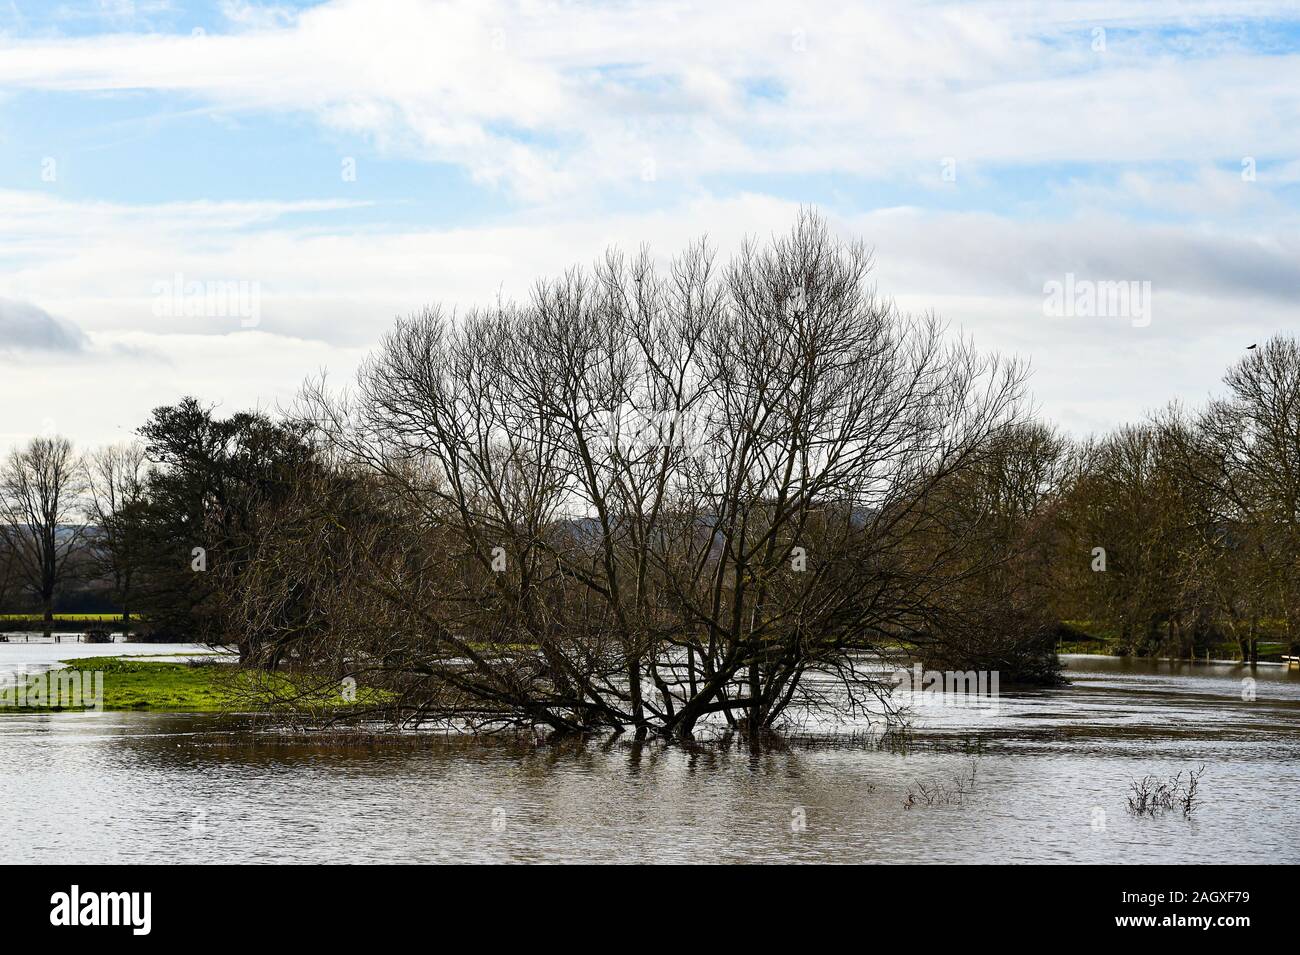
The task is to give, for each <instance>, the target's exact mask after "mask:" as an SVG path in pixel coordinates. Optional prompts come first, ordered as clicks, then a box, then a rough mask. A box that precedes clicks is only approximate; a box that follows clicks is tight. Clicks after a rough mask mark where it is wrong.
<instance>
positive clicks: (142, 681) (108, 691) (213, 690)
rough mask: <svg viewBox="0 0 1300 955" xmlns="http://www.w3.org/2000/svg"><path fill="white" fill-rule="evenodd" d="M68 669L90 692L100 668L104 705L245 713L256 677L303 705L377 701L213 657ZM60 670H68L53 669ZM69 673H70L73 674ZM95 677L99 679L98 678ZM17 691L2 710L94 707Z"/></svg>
mask: <svg viewBox="0 0 1300 955" xmlns="http://www.w3.org/2000/svg"><path fill="white" fill-rule="evenodd" d="M62 662H63V663H65V664H67V670H69V671H79V673H80V678H81V686H82V687H83V688H84V689H83V693H84V694H86V695H89V693H90V692H91V690H90V687H91V686H92V685H93V684H91V683H90V679H91V674H94V673H101V674H103V677H102V681H103V682H102V687H103V706H102V709H105V710H151V711H157V712H164V713H228V712H239V711H244V712H247V711H248V710H249V709H250V708H252V707H250V704H249V700H250V698H251V697H250V691H251V690H252V689H253V688H254V682H253V681H254V680H255V679H257V680H259V681H260V682H259V683H258V684H257V685H258V687H259V688H260V689H261V690H262V691H263V692H265V690H266V688H267V686H268V682H267V681H269V686H270V688H271V690H272V691H273V692H275V693H276V695H277V696H278V697H280V699H281V700H282V701H284V702H285V704H286V705H288V706H294V707H297V708H300V709H303V710H306V709H312V710H316V711H319V710H322V709H325V710H330V709H345V708H349V707H354V706H362V705H365V704H367V703H370V702H373V700H374V696H373V694H371V693H367V692H366V691H365V690H364V689H363V690H358V691H357V694H356V700H355V701H348V700H345V699H344V698H343V695H342V690H341V688H339V689H337V690H335V689H334V687H333V686H332V685H331V686H330V687H329V689H327V690H323V691H322V690H313V691H310V692H308V691H304V690H303V689H301V687H300V685H299V684H296V683H295V682H294V681H292V680H291V679H290V678H288V677H286V676H282V675H279V674H270V675H268V674H258V675H257V676H254V675H253V674H250V673H248V672H245V671H242V670H236V669H234V668H233V667H232V666H231V665H229V664H226V663H220V662H216V661H214V660H212V659H207V660H198V661H194V662H183V663H177V662H172V661H162V660H149V659H140V658H138V657H111V656H106V657H83V658H81V659H76V660H64V661H62ZM54 672H56V673H62V672H64V671H54ZM70 675H71V674H69V676H70ZM95 679H96V681H97V680H98V679H99V678H95ZM17 702H18V695H17V691H16V690H15V689H14V688H9V689H6V690H4V691H0V714H3V713H5V712H11V713H54V712H62V711H63V710H65V709H72V710H84V709H89V708H91V707H87V706H75V707H64V706H57V705H36V706H33V705H30V700H29V701H28V705H24V706H17V705H16V703H17Z"/></svg>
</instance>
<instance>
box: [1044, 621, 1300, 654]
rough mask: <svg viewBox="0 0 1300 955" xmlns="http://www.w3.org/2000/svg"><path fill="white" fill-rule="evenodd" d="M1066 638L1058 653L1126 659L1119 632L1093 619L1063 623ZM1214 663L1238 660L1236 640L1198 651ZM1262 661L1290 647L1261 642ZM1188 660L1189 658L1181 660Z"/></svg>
mask: <svg viewBox="0 0 1300 955" xmlns="http://www.w3.org/2000/svg"><path fill="white" fill-rule="evenodd" d="M1061 629H1062V633H1063V634H1068V636H1063V637H1062V638H1061V639H1060V640H1058V641H1057V644H1056V652H1057V653H1085V654H1096V655H1099V656H1125V655H1126V653H1125V649H1124V643H1123V640H1122V639H1121V636H1120V634H1119V632H1118V631H1114V630H1109V629H1107V628H1106V627H1102V626H1099V625H1097V624H1094V623H1093V622H1092V621H1091V620H1065V621H1062V624H1061ZM1207 649H1208V651H1209V656H1210V658H1211V659H1214V660H1236V659H1237V658H1238V657H1239V656H1240V655H1241V652H1240V649H1239V648H1238V646H1237V644H1236V643H1235V642H1234V641H1224V642H1221V643H1216V644H1212V645H1210V646H1209V647H1208V648H1206V647H1203V648H1200V649H1198V650H1197V659H1204V657H1205V653H1206V650H1207ZM1258 652H1259V660H1260V662H1262V663H1268V662H1273V663H1276V662H1278V661H1280V660H1281V658H1282V654H1284V653H1286V652H1287V651H1286V644H1285V643H1284V642H1282V641H1281V640H1279V639H1268V638H1267V637H1265V638H1263V639H1261V640H1260V641H1259V643H1258ZM1158 656H1160V657H1161V658H1164V659H1173V658H1172V657H1168V656H1167V655H1165V654H1160V655H1158ZM1178 659H1184V660H1185V659H1186V657H1178Z"/></svg>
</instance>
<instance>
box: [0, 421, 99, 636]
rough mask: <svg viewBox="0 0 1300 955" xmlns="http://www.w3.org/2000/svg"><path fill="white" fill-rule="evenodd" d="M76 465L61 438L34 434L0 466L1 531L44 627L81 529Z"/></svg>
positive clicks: (50, 624)
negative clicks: (39, 613)
mask: <svg viewBox="0 0 1300 955" xmlns="http://www.w3.org/2000/svg"><path fill="white" fill-rule="evenodd" d="M82 474H83V472H82V469H81V465H80V463H79V462H78V460H77V456H76V454H75V453H74V452H73V449H72V443H71V442H70V441H68V440H67V439H66V438H59V437H52V438H50V437H38V438H33V439H32V440H31V441H30V442H28V444H27V445H26V446H25V447H21V448H15V449H14V450H13V451H11V452H10V453H9V456H8V457H7V458H6V459H5V461H4V464H3V466H0V537H3V538H4V540H5V544H6V545H7V547H8V549H9V551H10V554H11V558H12V560H13V561H14V565H15V567H16V570H17V573H18V577H19V579H20V580H21V581H22V583H23V585H24V587H25V588H26V589H27V590H28V591H29V592H30V593H32V594H33V595H34V596H35V597H36V598H37V599H38V600H39V602H40V606H41V609H42V616H43V619H44V631H45V635H46V636H47V637H48V636H49V635H50V633H51V631H52V630H53V625H54V595H55V593H56V591H57V590H58V587H59V584H60V583H61V582H62V581H63V579H64V578H65V576H66V575H67V572H68V569H69V559H70V558H71V556H72V555H73V553H74V552H75V551H76V549H77V545H78V543H79V542H80V540H81V539H82V537H83V535H84V533H85V522H84V520H83V517H82V514H81V506H82V494H83V491H84V482H83V478H82Z"/></svg>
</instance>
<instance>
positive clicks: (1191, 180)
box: [0, 0, 1300, 448]
mask: <svg viewBox="0 0 1300 955" xmlns="http://www.w3.org/2000/svg"><path fill="white" fill-rule="evenodd" d="M801 204H811V205H815V206H817V207H818V208H820V209H821V210H822V211H823V212H824V213H825V214H826V215H827V217H828V218H829V219H830V220H831V222H832V224H833V226H834V228H835V229H836V230H837V231H839V232H841V233H842V234H844V235H845V236H861V237H862V238H864V239H865V240H866V241H867V242H868V243H869V244H871V245H872V246H874V248H875V250H876V260H877V271H876V279H877V282H878V285H879V288H880V290H881V291H882V292H883V293H885V294H887V295H889V296H892V297H894V298H895V299H896V300H897V301H898V302H899V303H900V304H901V305H903V306H905V307H906V308H909V309H913V310H917V311H921V310H927V309H933V310H934V311H936V312H938V313H939V314H940V315H942V316H943V317H944V318H946V319H947V320H948V321H949V322H950V323H951V326H952V328H953V329H954V333H956V332H961V333H965V334H967V335H969V336H971V337H973V338H974V340H975V341H976V343H977V344H979V345H981V346H983V347H986V348H990V349H999V350H1002V351H1007V352H1014V353H1017V354H1020V355H1022V356H1024V357H1027V358H1028V359H1030V361H1031V363H1032V366H1033V368H1034V369H1035V374H1034V378H1033V390H1034V393H1035V395H1036V397H1037V399H1038V402H1039V405H1040V407H1041V409H1042V411H1043V413H1044V414H1045V415H1047V416H1049V417H1051V418H1053V419H1054V420H1056V421H1058V422H1060V423H1061V424H1062V425H1064V426H1065V427H1067V428H1069V429H1070V430H1072V431H1074V432H1076V433H1086V432H1089V431H1094V430H1101V429H1105V428H1107V427H1110V426H1112V425H1114V424H1116V423H1118V422H1121V421H1124V420H1128V419H1132V418H1135V417H1138V416H1140V415H1141V414H1143V413H1144V412H1145V411H1147V410H1150V409H1153V408H1156V407H1158V406H1160V405H1162V404H1164V403H1165V402H1166V401H1168V400H1169V399H1171V398H1175V397H1178V398H1182V399H1184V400H1186V401H1189V402H1196V401H1199V400H1202V399H1203V398H1204V397H1205V396H1206V395H1208V394H1210V393H1212V392H1213V391H1214V390H1215V389H1216V388H1217V386H1218V380H1219V377H1220V376H1221V374H1222V372H1223V370H1224V368H1225V366H1226V365H1227V364H1228V363H1229V362H1231V361H1232V360H1234V359H1235V358H1237V357H1238V356H1239V355H1240V354H1241V353H1242V350H1243V349H1244V348H1245V346H1246V345H1248V344H1250V343H1252V342H1255V341H1260V340H1263V339H1265V338H1267V337H1268V336H1269V335H1271V334H1274V333H1277V332H1282V331H1286V332H1291V333H1300V231H1298V228H1297V227H1298V226H1300V215H1298V214H1297V212H1298V209H1300V4H1297V3H1295V2H1286V3H1270V2H1250V0H1239V2H1233V3H1218V2H1214V3H1210V2H1197V0H1180V2H1161V0H1146V2H1136V3H1126V2H1109V3H1096V2H1059V3H1052V2H1043V3H1011V2H995V3H975V2H972V3H963V4H960V5H956V4H954V5H948V4H945V3H939V2H930V3H924V2H906V3H904V2H899V3H893V2H878V3H859V4H825V5H822V4H817V3H803V2H801V3H790V2H786V3H768V2H764V0H743V2H737V3H730V2H717V0H714V2H701V3H698V4H687V3H673V2H671V0H669V2H654V3H650V2H645V3H621V2H606V3H578V2H553V3H530V2H520V3H506V2H491V0H465V2H435V0H423V2H422V0H337V2H328V3H314V4H302V5H298V6H295V5H290V4H274V5H262V4H254V3H245V2H240V0H226V2H216V3H188V2H185V0H172V2H168V0H137V2H134V3H132V2H127V0H122V2H110V0H104V2H89V3H87V2H74V0H66V2H62V3H60V2H58V0H53V2H51V0H42V2H29V0H0V448H3V447H5V446H8V445H11V444H12V443H14V442H17V441H21V440H25V439H26V438H27V437H28V436H30V435H33V434H38V433H42V432H58V433H63V434H67V435H69V436H70V437H72V438H73V439H74V440H76V441H77V442H78V443H80V444H92V443H100V442H106V441H114V440H122V439H124V438H126V437H129V436H130V433H131V431H132V429H134V428H135V427H137V426H138V425H139V424H140V423H141V421H142V420H143V419H144V417H145V415H146V414H147V413H148V410H149V409H150V408H151V407H153V406H155V405H158V404H162V403H167V402H171V401H174V400H176V399H177V398H179V397H180V396H182V395H184V394H194V395H197V396H199V397H202V398H204V399H206V400H209V401H212V402H219V403H220V404H221V406H222V407H223V408H224V409H226V410H235V409H237V408H243V407H249V406H262V407H274V405H275V403H276V402H277V401H278V400H283V399H285V398H287V397H289V396H290V395H291V394H292V392H293V391H294V390H296V388H297V386H298V383H299V382H300V381H301V380H302V378H303V377H304V376H307V375H311V374H315V373H317V372H319V371H321V370H322V369H325V370H328V372H329V373H330V376H331V377H332V378H334V379H336V380H339V381H340V382H341V381H343V380H344V379H346V378H348V377H349V376H350V374H351V372H352V370H353V368H354V367H355V364H356V362H357V361H358V359H359V357H360V356H362V355H363V354H364V353H365V351H366V350H367V348H369V347H370V346H372V345H373V344H374V343H375V342H376V340H377V339H378V337H379V336H380V335H381V334H382V332H383V331H384V330H385V329H386V328H387V327H388V326H389V325H390V323H391V322H392V320H393V318H394V317H395V316H397V315H401V314H406V313H409V312H410V311H412V310H414V309H416V308H419V307H421V306H423V305H425V304H428V303H432V302H435V301H442V302H446V303H449V304H460V305H467V304H471V303H475V302H486V301H489V300H491V299H493V298H494V297H495V296H496V295H498V294H499V293H503V294H505V295H506V296H515V297H521V296H523V295H526V293H527V290H528V286H529V284H530V283H531V281H532V280H533V279H534V278H536V277H538V276H542V275H547V274H553V273H555V272H558V271H560V270H561V269H563V268H565V267H566V266H568V265H570V264H572V263H575V262H590V261H592V260H593V259H594V258H596V257H597V256H598V254H599V253H600V252H601V250H602V249H604V248H605V247H606V246H607V245H609V244H611V243H613V244H619V245H623V246H625V247H635V246H637V245H638V244H640V243H641V242H649V243H650V244H651V246H652V248H653V249H654V250H655V251H656V252H658V253H661V254H663V255H665V256H667V255H669V254H671V253H672V252H673V251H675V250H676V249H678V248H680V247H681V246H682V245H684V244H686V243H687V242H689V241H691V240H692V239H695V238H697V237H699V236H700V235H703V234H707V235H708V236H709V237H710V238H711V240H712V241H713V242H714V243H715V244H716V245H717V246H718V248H719V250H720V251H721V252H722V254H723V255H725V254H726V253H727V252H728V251H729V250H732V249H734V248H735V247H736V246H737V244H738V243H739V242H740V240H741V239H742V238H743V237H744V236H746V235H748V234H756V235H760V236H764V235H767V234H770V233H771V232H773V231H779V230H784V229H785V228H787V227H788V226H789V225H790V223H791V222H792V220H793V217H794V215H795V212H796V211H797V209H798V208H799V206H800V205H801ZM1067 281H1069V282H1071V283H1073V284H1072V285H1070V286H1069V287H1070V288H1077V289H1082V288H1086V287H1088V283H1102V282H1133V283H1138V284H1137V285H1133V286H1125V288H1127V289H1131V290H1132V291H1133V292H1134V293H1135V297H1134V298H1133V299H1132V302H1131V304H1130V309H1129V311H1128V312H1124V311H1121V312H1119V313H1118V314H1115V313H1114V311H1115V310H1114V309H1111V310H1110V311H1109V312H1108V311H1107V309H1106V308H1105V307H1103V306H1101V305H1097V306H1096V307H1093V308H1092V309H1091V311H1090V310H1089V308H1088V307H1087V306H1085V305H1081V306H1080V307H1079V308H1077V309H1068V308H1067V309H1065V310H1063V313H1061V314H1054V313H1053V310H1052V309H1051V308H1050V307H1045V305H1046V303H1047V301H1048V299H1049V297H1048V296H1046V295H1045V289H1047V288H1049V287H1050V283H1060V285H1061V286H1062V287H1065V286H1066V282H1067ZM1141 283H1150V285H1149V286H1144V285H1142V284H1141ZM1145 288H1149V289H1150V299H1149V301H1147V300H1146V299H1145V297H1144V295H1143V294H1142V290H1143V289H1145ZM1133 303H1136V304H1133ZM1143 303H1145V304H1143ZM1071 312H1073V314H1071Z"/></svg>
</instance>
